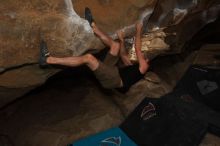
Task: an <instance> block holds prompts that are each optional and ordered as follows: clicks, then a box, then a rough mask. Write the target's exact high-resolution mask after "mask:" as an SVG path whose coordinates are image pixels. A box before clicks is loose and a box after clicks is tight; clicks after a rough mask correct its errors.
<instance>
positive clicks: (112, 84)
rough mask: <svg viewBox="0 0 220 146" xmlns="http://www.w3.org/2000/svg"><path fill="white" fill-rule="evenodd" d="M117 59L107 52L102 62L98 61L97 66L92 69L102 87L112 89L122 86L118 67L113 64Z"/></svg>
mask: <svg viewBox="0 0 220 146" xmlns="http://www.w3.org/2000/svg"><path fill="white" fill-rule="evenodd" d="M117 61H118V57H116V56H113V55H111V54H110V53H108V54H107V55H106V57H105V60H104V62H101V61H99V66H98V68H97V69H96V70H95V71H94V74H95V76H96V78H97V79H98V80H99V82H100V83H101V85H102V86H103V87H104V88H107V89H113V88H119V87H121V86H122V80H121V77H120V75H119V71H118V68H117V67H116V66H115V64H116V63H117Z"/></svg>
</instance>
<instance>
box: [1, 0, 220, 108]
mask: <svg viewBox="0 0 220 146" xmlns="http://www.w3.org/2000/svg"><path fill="white" fill-rule="evenodd" d="M86 6H88V7H90V8H91V9H92V11H93V14H94V17H95V20H96V22H97V24H98V25H99V26H100V27H101V28H102V29H104V30H105V31H107V32H108V33H109V34H113V33H114V32H115V31H116V30H117V29H120V28H124V29H125V32H126V35H127V36H131V35H132V34H133V33H134V25H133V24H134V22H135V21H136V20H137V19H140V18H141V19H144V20H145V22H148V23H146V25H145V32H147V31H149V33H151V32H152V31H156V30H158V28H163V31H164V32H165V33H166V34H167V36H166V37H165V38H163V40H165V41H166V43H167V45H169V46H170V48H169V49H168V51H167V49H166V52H168V53H179V52H181V50H182V47H183V46H184V44H185V43H186V41H188V40H189V39H190V38H191V37H192V36H193V35H194V34H195V33H196V32H198V31H199V30H200V29H201V28H202V27H203V26H204V25H206V24H207V23H209V22H212V21H214V20H215V19H216V18H217V17H218V15H219V9H220V8H219V2H218V1H215V0H201V1H197V0H189V1H187V2H185V1H184V2H183V1H182V0H120V1H118V0H72V1H71V0H19V1H18V0H1V1H0V107H2V106H4V105H6V104H7V103H9V102H10V101H12V100H14V99H16V98H17V97H20V96H21V95H23V94H25V93H26V92H28V91H30V90H31V89H33V88H35V87H36V86H39V85H41V84H42V83H44V82H45V80H47V78H49V77H50V76H52V75H54V74H55V73H56V72H58V71H59V70H58V69H57V68H49V69H45V70H41V69H40V68H39V67H38V64H37V62H38V53H39V49H38V48H39V40H40V36H43V38H44V39H45V40H46V41H47V43H48V47H49V51H50V52H51V54H52V55H55V56H78V55H81V54H83V53H85V52H87V51H88V50H91V49H96V50H97V49H98V50H99V49H102V48H103V47H104V45H103V44H102V43H101V41H100V40H99V39H98V38H97V37H96V36H95V35H94V34H93V32H92V30H91V28H90V26H89V24H88V22H87V21H85V20H84V19H83V18H82V17H83V13H84V8H85V7H86ZM146 26H147V27H146ZM189 26H190V27H189ZM146 28H147V29H146ZM159 30H161V29H159ZM170 34H171V35H170ZM112 37H113V38H115V37H116V36H115V35H112ZM150 44H151V43H150ZM174 48H175V49H174ZM156 50H157V52H156V55H158V54H160V53H161V52H160V51H159V52H158V48H156ZM153 53H154V52H153ZM156 55H155V54H154V56H156Z"/></svg>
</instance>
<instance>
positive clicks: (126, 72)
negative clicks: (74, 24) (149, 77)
mask: <svg viewBox="0 0 220 146" xmlns="http://www.w3.org/2000/svg"><path fill="white" fill-rule="evenodd" d="M118 70H119V74H120V77H121V79H122V82H123V87H121V88H117V90H118V91H120V92H122V93H124V92H127V91H128V89H129V88H130V87H131V86H132V85H133V84H135V83H136V82H138V81H139V80H140V79H142V78H143V77H144V74H142V73H141V72H140V70H139V64H134V65H130V66H126V67H122V68H119V69H118Z"/></svg>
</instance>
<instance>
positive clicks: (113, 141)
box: [100, 136, 121, 146]
mask: <svg viewBox="0 0 220 146" xmlns="http://www.w3.org/2000/svg"><path fill="white" fill-rule="evenodd" d="M100 146H121V137H120V136H119V137H109V138H106V139H104V140H102V141H101V145H100Z"/></svg>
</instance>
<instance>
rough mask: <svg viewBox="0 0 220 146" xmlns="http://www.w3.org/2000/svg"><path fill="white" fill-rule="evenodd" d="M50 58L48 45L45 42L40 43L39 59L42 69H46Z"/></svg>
mask: <svg viewBox="0 0 220 146" xmlns="http://www.w3.org/2000/svg"><path fill="white" fill-rule="evenodd" d="M49 56H50V53H49V51H48V49H47V43H46V42H45V41H44V40H41V42H40V57H39V65H40V67H46V66H48V64H47V57H49Z"/></svg>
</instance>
